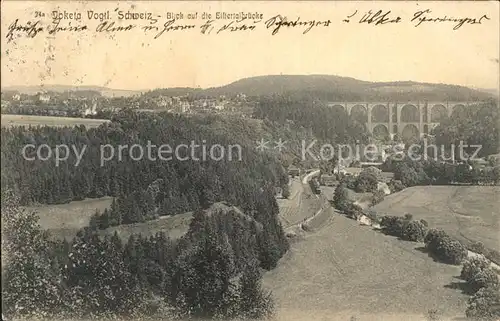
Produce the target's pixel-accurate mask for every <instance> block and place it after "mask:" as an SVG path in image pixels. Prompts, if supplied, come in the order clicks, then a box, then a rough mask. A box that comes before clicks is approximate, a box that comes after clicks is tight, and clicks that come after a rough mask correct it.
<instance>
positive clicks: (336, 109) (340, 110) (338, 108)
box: [330, 104, 347, 116]
mask: <svg viewBox="0 0 500 321" xmlns="http://www.w3.org/2000/svg"><path fill="white" fill-rule="evenodd" d="M330 108H331V109H332V111H333V112H335V113H340V114H342V115H344V114H345V115H346V116H347V110H346V108H345V107H344V106H342V105H339V104H335V105H332V106H330Z"/></svg>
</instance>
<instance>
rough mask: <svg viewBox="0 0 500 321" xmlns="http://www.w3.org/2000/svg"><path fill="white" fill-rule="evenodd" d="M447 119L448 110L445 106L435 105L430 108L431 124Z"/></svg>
mask: <svg viewBox="0 0 500 321" xmlns="http://www.w3.org/2000/svg"><path fill="white" fill-rule="evenodd" d="M446 118H448V110H447V109H446V106H445V105H442V104H437V105H434V106H432V108H431V123H439V122H442V121H443V120H445V119H446Z"/></svg>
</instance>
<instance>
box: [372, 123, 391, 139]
mask: <svg viewBox="0 0 500 321" xmlns="http://www.w3.org/2000/svg"><path fill="white" fill-rule="evenodd" d="M372 134H373V137H375V138H377V139H387V138H390V137H389V128H387V126H386V125H384V124H377V125H376V126H375V127H373V130H372Z"/></svg>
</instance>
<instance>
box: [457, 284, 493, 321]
mask: <svg viewBox="0 0 500 321" xmlns="http://www.w3.org/2000/svg"><path fill="white" fill-rule="evenodd" d="M465 314H466V316H467V318H471V319H475V320H485V321H496V320H499V318H500V291H499V289H498V288H493V287H486V288H482V289H480V290H479V291H477V292H476V294H474V295H473V296H472V297H471V298H470V299H469V302H468V304H467V310H466V311H465Z"/></svg>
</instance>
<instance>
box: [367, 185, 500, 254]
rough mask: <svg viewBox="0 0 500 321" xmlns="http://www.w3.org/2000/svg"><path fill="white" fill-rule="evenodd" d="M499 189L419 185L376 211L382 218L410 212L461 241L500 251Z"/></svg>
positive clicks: (399, 194) (405, 191) (400, 194)
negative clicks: (480, 243) (474, 242)
mask: <svg viewBox="0 0 500 321" xmlns="http://www.w3.org/2000/svg"><path fill="white" fill-rule="evenodd" d="M499 197H500V187H498V186H418V187H411V188H408V189H405V190H403V191H401V192H399V193H395V194H392V195H389V196H387V197H386V198H385V200H384V201H383V202H381V203H380V204H377V205H376V206H375V207H374V209H375V210H376V211H377V213H378V214H381V215H399V216H403V215H404V214H405V213H410V214H412V215H413V217H414V218H415V219H425V220H426V221H427V222H429V226H431V227H434V228H441V229H443V230H445V231H446V232H448V233H449V234H450V235H452V236H453V237H456V238H457V239H459V240H460V241H465V242H467V241H471V240H473V241H480V242H483V243H484V245H485V246H486V247H489V248H491V249H494V250H500V235H499V231H500V212H499V210H498V208H499V204H500V198H499Z"/></svg>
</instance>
